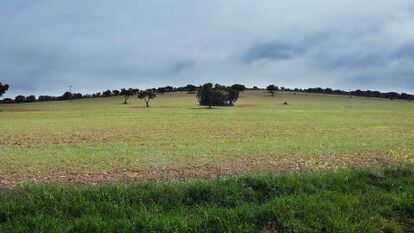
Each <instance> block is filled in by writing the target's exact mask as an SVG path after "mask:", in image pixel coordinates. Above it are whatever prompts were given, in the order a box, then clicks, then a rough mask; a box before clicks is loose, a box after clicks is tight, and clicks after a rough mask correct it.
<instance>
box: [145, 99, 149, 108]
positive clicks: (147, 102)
mask: <svg viewBox="0 0 414 233" xmlns="http://www.w3.org/2000/svg"><path fill="white" fill-rule="evenodd" d="M145 104H146V105H147V108H149V100H146V101H145Z"/></svg>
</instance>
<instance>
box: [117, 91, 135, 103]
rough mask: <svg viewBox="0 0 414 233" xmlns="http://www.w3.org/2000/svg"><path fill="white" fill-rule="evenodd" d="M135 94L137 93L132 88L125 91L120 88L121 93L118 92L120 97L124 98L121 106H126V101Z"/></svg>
mask: <svg viewBox="0 0 414 233" xmlns="http://www.w3.org/2000/svg"><path fill="white" fill-rule="evenodd" d="M137 92H138V89H133V88H129V89H125V88H122V89H121V92H120V95H122V96H123V97H124V102H123V103H122V104H128V102H127V101H128V99H129V97H131V96H133V95H135V93H137Z"/></svg>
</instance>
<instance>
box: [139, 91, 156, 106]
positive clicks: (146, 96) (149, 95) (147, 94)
mask: <svg viewBox="0 0 414 233" xmlns="http://www.w3.org/2000/svg"><path fill="white" fill-rule="evenodd" d="M137 97H138V99H142V100H144V101H145V104H146V105H147V108H148V107H149V101H150V100H151V99H154V98H155V97H157V94H155V93H154V92H153V91H152V90H146V91H140V92H139V93H138V96H137Z"/></svg>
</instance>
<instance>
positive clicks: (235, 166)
mask: <svg viewBox="0 0 414 233" xmlns="http://www.w3.org/2000/svg"><path fill="white" fill-rule="evenodd" d="M393 164H396V161H394V160H392V159H390V158H389V157H388V156H386V155H375V154H351V155H332V156H317V157H314V156H313V157H312V156H296V155H294V156H291V157H289V158H288V157H277V156H271V157H264V158H236V159H232V160H230V161H227V162H223V163H220V164H214V163H206V164H200V163H197V162H191V161H189V162H188V163H187V164H185V165H182V166H173V165H170V166H165V167H155V166H154V167H150V166H147V167H143V168H131V167H129V168H114V169H112V170H106V171H87V170H77V171H74V170H64V169H56V170H47V171H45V170H41V171H38V172H31V173H30V174H27V173H25V174H22V173H8V174H5V175H0V189H7V188H11V187H15V186H17V185H20V184H23V183H34V184H37V183H60V184H75V185H86V184H103V183H110V182H121V183H129V182H135V181H155V182H160V181H167V180H189V179H200V178H201V179H211V178H221V177H226V176H234V175H241V174H254V173H289V172H296V173H303V172H307V171H311V170H320V169H337V168H355V167H383V166H390V165H393Z"/></svg>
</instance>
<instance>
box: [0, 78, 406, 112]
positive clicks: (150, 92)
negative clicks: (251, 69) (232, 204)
mask: <svg viewBox="0 0 414 233" xmlns="http://www.w3.org/2000/svg"><path fill="white" fill-rule="evenodd" d="M8 89H9V85H7V84H1V83H0V97H1V96H2V95H3V94H5V93H6V91H7V90H8ZM247 89H249V90H265V91H267V92H268V93H269V94H270V95H271V96H274V95H275V94H276V93H277V92H278V91H284V92H298V93H318V94H335V95H349V96H360V97H375V98H387V99H401V100H409V101H412V100H414V95H412V94H407V93H397V92H380V91H371V90H354V91H344V90H340V89H335V90H334V89H332V88H321V87H316V88H306V89H300V88H294V89H291V88H286V87H278V86H277V85H275V84H271V85H268V86H267V87H266V88H265V89H263V88H258V87H257V86H254V87H253V88H247V87H246V86H245V85H242V84H234V85H231V86H223V85H219V84H214V85H213V84H212V83H206V84H203V85H201V86H195V85H192V84H188V85H186V86H182V87H173V86H164V87H158V88H150V89H145V90H139V89H136V88H123V89H121V90H109V89H108V90H105V91H102V92H97V93H92V94H81V93H71V92H69V91H67V92H65V93H63V95H61V96H50V95H40V96H39V97H37V98H36V96H34V95H29V96H24V95H18V96H16V97H15V98H14V99H12V98H4V99H3V100H2V101H1V102H0V103H31V102H36V101H37V102H46V101H62V100H75V99H87V98H101V97H112V96H122V97H123V102H122V103H123V104H127V103H128V100H129V98H130V97H132V96H136V97H137V98H139V99H142V100H144V101H145V104H146V106H149V101H150V100H151V99H154V98H155V97H156V96H157V94H164V93H168V92H187V93H188V94H195V93H197V95H196V97H197V99H198V101H199V103H200V104H201V105H205V106H209V107H211V106H231V105H234V103H235V102H236V101H237V99H238V98H239V93H240V92H242V91H244V90H247Z"/></svg>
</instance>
